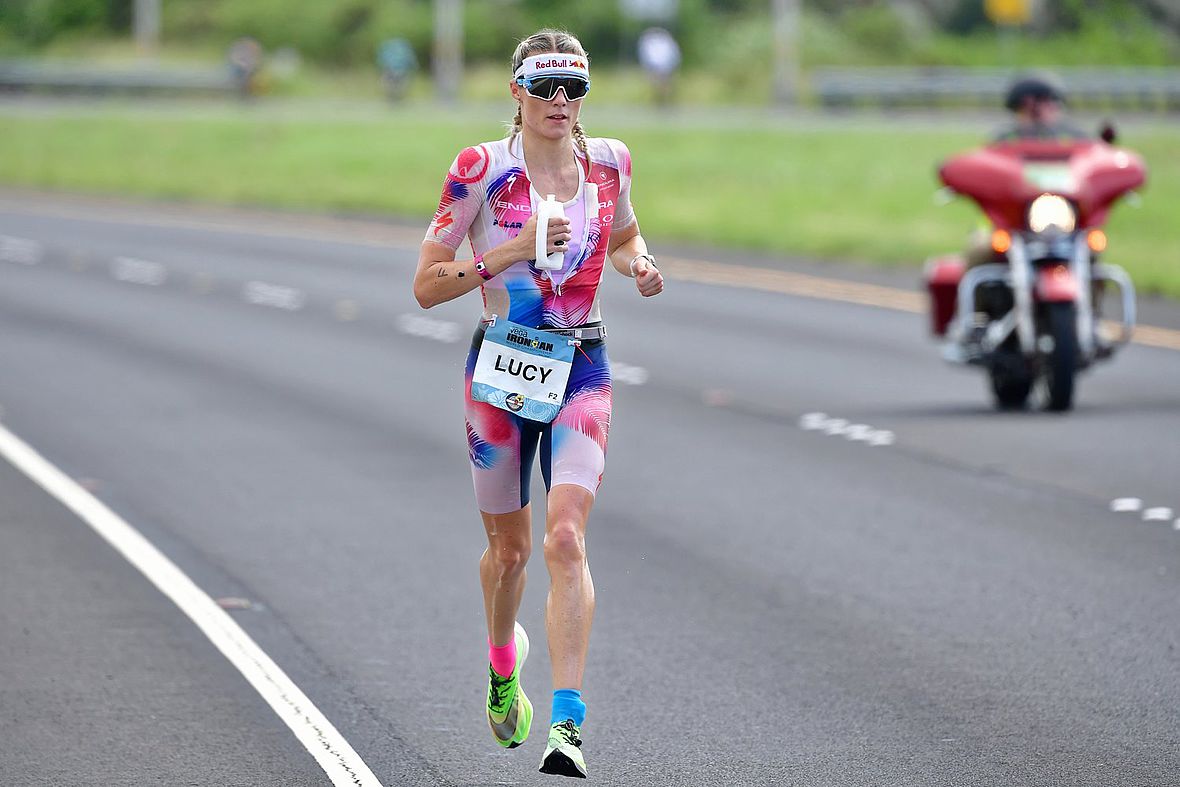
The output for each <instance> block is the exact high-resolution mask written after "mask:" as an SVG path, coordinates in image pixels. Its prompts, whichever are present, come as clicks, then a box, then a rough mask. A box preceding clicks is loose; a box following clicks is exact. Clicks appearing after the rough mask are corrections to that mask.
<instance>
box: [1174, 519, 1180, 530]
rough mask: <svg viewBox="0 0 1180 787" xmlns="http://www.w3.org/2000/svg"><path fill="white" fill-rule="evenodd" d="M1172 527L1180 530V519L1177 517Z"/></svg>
mask: <svg viewBox="0 0 1180 787" xmlns="http://www.w3.org/2000/svg"><path fill="white" fill-rule="evenodd" d="M1172 529H1173V530H1180V519H1177V520H1176V521H1175V522H1173V523H1172Z"/></svg>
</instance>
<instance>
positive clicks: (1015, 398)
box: [989, 351, 1033, 410]
mask: <svg viewBox="0 0 1180 787" xmlns="http://www.w3.org/2000/svg"><path fill="white" fill-rule="evenodd" d="M989 376H990V378H991V384H992V394H993V395H994V396H995V399H996V407H997V408H999V409H1001V410H1019V409H1022V408H1023V407H1024V406H1025V403H1027V402H1028V395H1029V393H1031V392H1032V385H1033V377H1032V373H1031V370H1030V369H1029V367H1028V361H1026V360H1025V359H1024V356H1023V355H1021V354H1020V352H1019V351H1007V352H1002V353H999V354H997V355H996V357H995V358H994V359H993V360H992V363H991V368H990V370H989Z"/></svg>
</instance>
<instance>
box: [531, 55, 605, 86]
mask: <svg viewBox="0 0 1180 787" xmlns="http://www.w3.org/2000/svg"><path fill="white" fill-rule="evenodd" d="M515 76H516V78H517V79H521V78H524V79H531V78H533V77H581V78H582V79H585V80H589V79H590V61H588V60H587V59H586V58H584V57H582V56H581V55H563V54H557V53H550V54H546V55H533V56H532V57H526V58H525V59H524V62H523V63H521V64H520V68H518V69H516V74H515Z"/></svg>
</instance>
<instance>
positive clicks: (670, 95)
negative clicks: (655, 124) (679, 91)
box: [639, 27, 680, 106]
mask: <svg viewBox="0 0 1180 787" xmlns="http://www.w3.org/2000/svg"><path fill="white" fill-rule="evenodd" d="M639 65H640V66H642V67H643V70H644V71H645V72H646V73H647V78H648V80H649V81H650V82H651V86H652V99H653V100H654V101H655V103H656V105H657V106H668V105H670V104H671V103H672V102H673V100H674V99H675V92H676V71H677V69H679V68H680V46H679V45H678V44H677V43H676V39H675V38H673V37H672V34H671V33H669V32H668V31H667V30H665V29H664V28H662V27H649V28H648V29H646V30H644V31H643V32H642V33H641V34H640V36H639Z"/></svg>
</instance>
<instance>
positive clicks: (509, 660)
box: [488, 635, 516, 678]
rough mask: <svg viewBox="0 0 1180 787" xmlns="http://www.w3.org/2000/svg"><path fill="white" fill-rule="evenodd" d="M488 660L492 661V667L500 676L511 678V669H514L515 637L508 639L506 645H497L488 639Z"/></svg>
mask: <svg viewBox="0 0 1180 787" xmlns="http://www.w3.org/2000/svg"><path fill="white" fill-rule="evenodd" d="M488 661H490V662H492V669H494V670H495V671H496V674H497V675H499V676H500V677H502V678H511V677H512V670H514V669H516V637H515V635H514V636H513V637H512V639H510V640H508V644H507V645H500V646H499V647H497V646H496V645H493V644H492V640H491V638H489V639H488Z"/></svg>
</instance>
